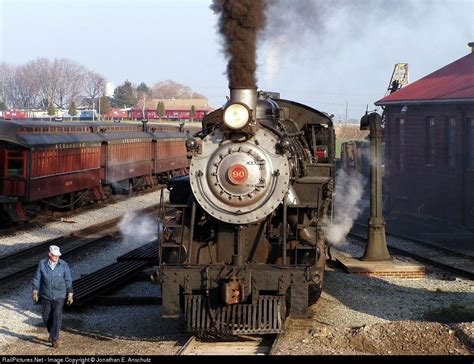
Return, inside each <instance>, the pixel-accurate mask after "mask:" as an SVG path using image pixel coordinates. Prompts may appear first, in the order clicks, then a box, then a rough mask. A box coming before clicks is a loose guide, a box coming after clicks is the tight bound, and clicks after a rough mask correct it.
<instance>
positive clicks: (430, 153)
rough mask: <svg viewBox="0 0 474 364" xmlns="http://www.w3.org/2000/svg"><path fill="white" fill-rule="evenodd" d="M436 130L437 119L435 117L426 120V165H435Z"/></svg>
mask: <svg viewBox="0 0 474 364" xmlns="http://www.w3.org/2000/svg"><path fill="white" fill-rule="evenodd" d="M434 128H435V119H434V117H431V116H430V117H427V118H426V150H425V155H426V164H427V165H430V166H432V165H433V164H434V157H435V144H434Z"/></svg>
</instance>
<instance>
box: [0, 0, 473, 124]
mask: <svg viewBox="0 0 474 364" xmlns="http://www.w3.org/2000/svg"><path fill="white" fill-rule="evenodd" d="M293 1H294V0H281V3H282V4H283V7H280V8H279V9H278V11H279V12H285V11H288V13H289V14H291V7H292V6H293V5H294V2H293ZM302 1H305V0H302ZM306 1H311V0H306ZM338 1H339V3H338V2H337V1H336V4H346V7H343V8H341V7H334V8H331V6H330V5H331V2H327V3H325V4H328V5H326V7H325V9H324V17H323V19H318V21H317V22H316V21H313V20H312V19H310V20H309V21H308V20H306V21H305V22H303V21H301V19H300V17H299V15H296V17H297V18H295V19H294V21H292V23H291V29H290V26H288V28H287V32H285V29H281V30H279V32H278V33H277V32H275V33H273V35H272V34H271V35H269V36H267V37H266V40H265V41H262V42H261V44H260V47H259V55H258V65H259V68H258V70H257V76H258V85H259V88H261V89H265V90H273V91H278V92H280V93H281V94H282V97H284V98H288V99H293V100H296V101H299V102H302V103H306V104H308V105H310V106H313V107H315V108H317V109H320V110H322V111H326V112H329V113H333V114H335V116H336V117H335V119H336V120H337V119H338V118H339V115H340V114H341V115H342V118H344V114H345V104H346V101H347V102H348V104H349V118H357V119H358V118H360V116H362V114H363V112H364V111H365V105H367V104H369V105H373V102H374V101H376V100H378V99H379V98H381V97H383V95H384V94H385V91H386V88H387V85H388V81H389V78H390V76H391V73H392V70H393V66H394V64H395V63H397V62H408V63H409V67H410V80H411V81H414V80H416V79H419V78H420V77H423V76H425V75H426V74H428V73H431V72H432V71H434V70H436V69H438V68H439V67H442V66H444V65H446V64H448V63H450V62H452V61H454V60H456V59H458V58H460V57H462V56H464V55H466V54H467V53H468V52H469V49H468V47H467V43H468V42H470V41H474V0H443V1H442V0H413V1H408V0H405V1H404V0H399V1H395V0H385V1H378V0H365V1H364V0H353V1H352V2H349V1H348V0H338ZM210 2H211V1H210V0H174V1H170V0H168V1H166V0H148V1H144V0H141V1H140V0H139V1H133V0H121V1H118V0H114V1H112V0H95V1H86V0H83V1H70V0H62V1H60V0H57V1H46V0H28V1H21V0H20V1H18V0H0V22H1V28H0V39H1V47H0V61H4V62H7V63H13V64H21V63H25V62H27V61H30V60H33V59H35V58H37V57H50V58H54V57H66V58H70V59H73V60H75V61H77V62H79V63H80V64H83V65H85V66H86V67H88V68H89V69H92V70H95V71H97V72H99V73H101V74H103V75H104V76H105V77H106V78H107V80H109V81H111V82H113V83H114V84H115V85H116V86H117V85H119V84H121V83H122V82H123V81H124V80H125V79H129V80H130V81H132V82H134V83H136V84H138V83H140V82H142V81H144V82H146V83H147V84H148V85H153V84H154V83H155V82H157V81H160V80H167V79H172V80H176V81H178V82H181V83H184V84H186V85H189V86H190V87H191V88H192V89H194V90H195V91H197V92H199V93H201V94H204V95H205V96H206V97H208V99H209V102H210V104H211V106H213V107H219V106H221V105H222V104H223V103H224V102H225V96H226V95H228V88H227V79H226V76H225V75H224V72H225V69H226V60H225V58H224V55H223V54H222V53H221V51H220V49H221V47H220V45H221V41H220V37H219V35H218V34H217V31H216V20H217V17H216V15H214V14H213V12H212V11H211V10H210V9H209V4H210ZM300 3H301V0H300ZM347 3H350V4H351V6H350V7H347ZM373 4H379V5H380V6H379V8H376V7H374V6H373ZM385 4H386V5H385ZM399 4H402V5H403V4H408V5H409V6H406V7H405V6H399ZM300 25H301V27H302V29H303V30H304V31H302V30H301V29H298V26H300ZM272 29H274V28H272ZM295 29H296V31H295ZM280 32H281V33H280ZM277 34H280V35H279V36H277ZM281 34H283V36H282V35H281ZM285 34H289V36H286V37H285V36H284V35H285ZM277 44H278V45H280V47H279V48H278V51H275V48H274V47H275V45H277ZM272 49H273V50H272ZM269 52H272V53H271V54H273V55H275V57H273V58H271V57H269ZM269 60H270V61H269ZM275 60H277V61H278V62H275ZM272 70H273V71H272Z"/></svg>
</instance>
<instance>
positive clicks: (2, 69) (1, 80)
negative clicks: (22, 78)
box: [0, 62, 11, 104]
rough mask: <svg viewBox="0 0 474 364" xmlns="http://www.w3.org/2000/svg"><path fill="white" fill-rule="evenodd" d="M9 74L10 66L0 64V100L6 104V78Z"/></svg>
mask: <svg viewBox="0 0 474 364" xmlns="http://www.w3.org/2000/svg"><path fill="white" fill-rule="evenodd" d="M10 73H11V66H10V65H9V64H8V63H5V62H1V63H0V99H1V100H3V101H4V102H5V103H6V104H9V100H8V99H7V92H8V78H9V76H10Z"/></svg>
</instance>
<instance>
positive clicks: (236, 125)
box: [224, 104, 250, 129]
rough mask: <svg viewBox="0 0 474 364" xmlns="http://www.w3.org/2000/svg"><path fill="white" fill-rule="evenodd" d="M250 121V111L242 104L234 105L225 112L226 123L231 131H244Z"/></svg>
mask: <svg viewBox="0 0 474 364" xmlns="http://www.w3.org/2000/svg"><path fill="white" fill-rule="evenodd" d="M249 119H250V111H249V109H247V108H246V107H245V106H244V105H242V104H232V105H230V106H228V107H227V108H226V109H225V110H224V123H225V125H227V126H228V127H229V128H231V129H242V128H243V127H244V126H245V125H247V123H248V122H249Z"/></svg>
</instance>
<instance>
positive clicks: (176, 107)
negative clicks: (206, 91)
mask: <svg viewBox="0 0 474 364" xmlns="http://www.w3.org/2000/svg"><path fill="white" fill-rule="evenodd" d="M159 102H163V103H164V105H165V115H164V116H163V117H162V119H166V120H176V121H185V120H191V107H192V106H193V105H194V108H195V110H196V113H195V116H194V118H193V120H194V121H201V120H202V119H203V118H204V116H205V115H207V114H208V113H209V112H211V111H213V108H212V107H210V106H209V104H208V101H207V99H174V98H173V99H150V100H147V101H146V105H145V115H143V105H141V104H140V101H138V103H137V105H135V106H134V107H133V108H132V111H131V118H132V119H137V120H138V119H143V118H145V119H159V118H160V117H159V116H158V114H157V111H156V109H157V106H158V103H159Z"/></svg>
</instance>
